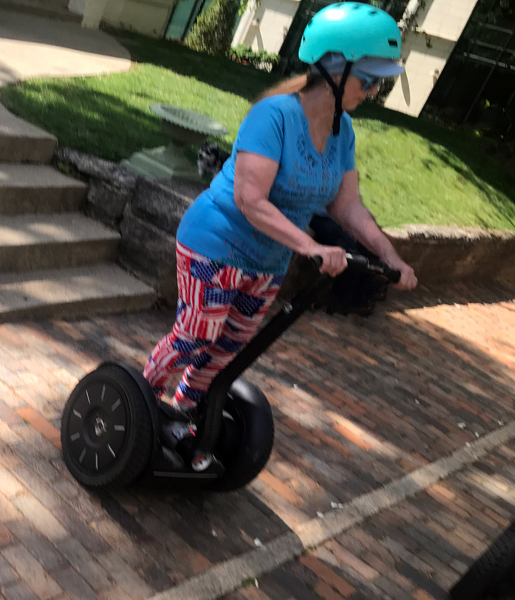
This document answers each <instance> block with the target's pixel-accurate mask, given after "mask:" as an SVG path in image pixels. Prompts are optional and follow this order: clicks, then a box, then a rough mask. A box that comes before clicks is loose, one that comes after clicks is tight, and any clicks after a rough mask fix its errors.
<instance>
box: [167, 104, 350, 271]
mask: <svg viewBox="0 0 515 600" xmlns="http://www.w3.org/2000/svg"><path fill="white" fill-rule="evenodd" d="M240 150H244V151H247V152H252V153H254V154H259V155H261V156H265V157H267V158H270V159H272V160H274V161H276V162H277V163H279V169H278V171H277V176H276V178H275V180H274V182H273V185H272V188H271V190H270V194H269V198H268V199H269V201H270V202H271V203H272V204H274V205H275V206H276V207H277V208H278V209H279V210H280V211H281V212H282V213H283V215H285V216H286V217H287V218H288V219H289V220H290V221H292V222H293V223H294V224H295V225H296V226H297V227H299V228H300V229H302V230H304V229H305V228H306V227H307V225H308V223H309V221H310V219H311V217H312V215H313V214H314V213H315V212H316V211H317V210H320V209H322V208H323V207H325V206H327V205H328V204H329V203H330V202H331V201H332V200H333V199H334V197H335V196H336V193H337V192H338V188H339V186H340V182H341V179H342V176H343V174H344V173H345V172H346V171H350V170H352V169H354V168H355V150H354V131H353V129H352V123H351V119H350V117H349V116H348V115H347V114H346V113H343V115H342V118H341V127H340V135H338V136H336V137H335V136H333V135H330V136H329V138H328V140H327V145H326V148H325V150H324V153H323V154H320V153H319V152H318V151H317V150H316V149H315V147H314V145H313V142H312V140H311V135H310V132H309V123H308V120H307V118H306V115H305V114H304V110H303V108H302V105H301V103H300V99H299V96H298V95H297V94H292V95H281V96H272V97H270V98H265V99H263V100H261V101H260V102H258V103H257V104H255V105H254V106H253V107H252V109H251V110H250V112H249V113H248V115H247V116H246V117H245V119H244V121H243V123H242V124H241V127H240V130H239V132H238V136H237V138H236V142H235V143H234V146H233V151H232V154H231V156H230V158H229V159H228V160H227V161H226V163H225V164H224V167H223V169H222V171H221V172H220V173H219V174H218V175H217V176H216V177H215V179H213V181H212V182H211V187H210V188H209V189H208V190H206V191H205V192H203V193H202V194H201V195H200V196H199V197H198V198H197V199H196V200H195V202H194V203H193V204H192V205H191V206H190V207H189V208H188V210H187V211H186V213H185V214H184V216H183V218H182V221H181V223H180V225H179V229H178V230H177V239H178V240H179V242H181V244H184V245H185V246H187V247H188V248H190V249H191V250H193V251H195V252H198V253H199V254H202V255H204V256H206V257H208V258H210V259H212V260H214V261H216V262H220V263H223V264H226V265H230V266H233V267H238V268H242V269H245V270H249V271H258V272H261V273H270V274H279V275H282V274H284V273H285V272H286V270H287V268H288V263H289V261H290V258H291V254H292V252H291V250H290V249H289V248H287V247H286V246H283V245H282V244H280V243H279V242H276V241H275V240H273V239H272V238H270V237H269V236H267V235H265V234H264V233H262V232H261V231H259V230H258V229H256V228H255V227H254V226H253V225H252V224H251V223H250V222H249V221H248V220H247V218H246V217H245V216H244V215H243V213H242V212H241V211H240V209H239V208H238V207H237V206H236V203H235V201H234V167H235V164H236V156H237V153H238V151H240Z"/></svg>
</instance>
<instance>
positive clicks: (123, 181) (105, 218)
mask: <svg viewBox="0 0 515 600" xmlns="http://www.w3.org/2000/svg"><path fill="white" fill-rule="evenodd" d="M54 164H55V165H56V166H57V167H58V168H60V169H61V170H63V171H64V172H67V173H68V174H70V175H74V176H75V177H78V178H80V179H82V180H83V181H85V182H86V183H88V184H89V192H88V196H87V200H86V205H85V207H84V210H85V212H86V214H88V215H90V216H92V217H94V218H96V219H98V220H100V221H102V222H103V223H105V224H106V225H108V226H109V227H112V228H115V229H117V230H118V231H119V232H120V233H121V236H122V241H121V246H120V257H119V262H120V263H121V264H122V265H123V266H124V267H125V268H126V269H127V270H129V271H130V272H132V273H133V274H135V275H136V276H138V277H139V278H140V279H142V280H143V281H145V282H146V283H148V284H150V285H152V286H153V287H154V288H155V289H156V290H157V292H158V294H159V298H160V299H161V301H162V302H164V303H165V304H167V305H169V306H173V305H174V304H175V302H176V283H175V266H176V265H175V233H176V231H177V227H178V225H179V221H180V219H181V217H182V214H183V213H184V211H185V210H186V209H187V207H188V206H189V204H190V203H191V202H192V201H193V200H194V199H195V198H196V196H197V195H198V194H199V193H200V192H201V191H202V190H203V189H204V188H205V186H204V185H202V184H201V183H196V182H190V181H184V180H182V181H176V180H174V181H173V183H169V184H166V183H163V182H157V181H155V180H149V179H145V178H143V177H138V176H136V175H133V174H132V173H131V172H130V171H128V170H127V169H125V168H123V167H121V166H120V165H118V164H116V163H112V162H109V161H105V160H101V159H98V158H96V157H93V156H88V155H85V154H82V153H80V152H77V151H74V150H69V149H66V148H60V149H58V150H57V152H56V154H55V157H54ZM385 233H386V234H387V235H388V236H389V238H390V240H391V241H392V243H393V244H394V246H395V248H396V249H397V250H398V252H399V254H400V255H401V256H402V257H403V259H404V260H406V262H408V263H409V264H411V265H412V266H413V267H414V269H415V272H416V274H417V276H418V278H419V280H420V282H421V283H424V284H430V283H432V282H437V281H451V280H455V279H481V280H484V279H489V278H494V277H503V278H511V279H514V278H515V233H512V232H506V231H492V230H482V229H462V228H453V227H429V226H425V225H406V226H405V227H403V228H399V229H386V230H385ZM305 267H306V265H305V259H304V258H303V257H295V260H294V261H292V265H291V268H290V272H289V274H288V278H287V282H286V285H285V286H284V294H285V295H288V294H289V293H290V292H291V290H292V289H293V288H294V287H296V286H297V285H298V284H299V282H300V281H301V280H302V273H304V272H309V271H310V270H309V269H306V268H305Z"/></svg>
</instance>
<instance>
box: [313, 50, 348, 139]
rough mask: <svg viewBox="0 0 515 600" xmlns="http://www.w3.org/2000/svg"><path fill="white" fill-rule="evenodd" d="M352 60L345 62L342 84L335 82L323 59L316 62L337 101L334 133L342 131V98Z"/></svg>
mask: <svg viewBox="0 0 515 600" xmlns="http://www.w3.org/2000/svg"><path fill="white" fill-rule="evenodd" d="M352 64H353V63H351V62H346V63H345V69H344V71H343V75H342V78H341V81H340V85H336V83H334V79H333V78H332V77H331V76H330V75H329V73H328V72H327V69H326V68H325V67H324V66H323V65H322V64H321V61H318V62H316V63H315V66H316V68H317V69H318V70H319V71H320V73H321V74H322V76H323V78H324V79H325V80H326V81H327V83H328V84H329V85H330V86H331V89H332V90H333V94H334V101H335V111H334V120H333V135H338V134H339V133H340V119H341V116H342V113H343V108H342V98H343V91H344V89H345V83H346V82H347V78H348V77H349V74H350V70H351V68H352Z"/></svg>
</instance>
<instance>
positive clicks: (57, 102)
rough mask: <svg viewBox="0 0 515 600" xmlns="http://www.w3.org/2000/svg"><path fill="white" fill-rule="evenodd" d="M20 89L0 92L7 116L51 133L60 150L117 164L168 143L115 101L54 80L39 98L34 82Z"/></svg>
mask: <svg viewBox="0 0 515 600" xmlns="http://www.w3.org/2000/svg"><path fill="white" fill-rule="evenodd" d="M22 86H23V92H22V91H21V90H20V91H18V86H10V87H9V88H5V89H4V90H0V100H1V101H2V102H4V104H5V105H6V107H7V108H8V109H9V110H12V111H13V112H15V113H16V114H19V115H21V116H23V118H25V119H28V120H30V121H31V122H32V123H34V124H35V125H38V126H40V127H42V128H43V129H47V130H51V132H52V133H53V134H54V135H55V136H56V137H57V139H58V140H59V144H60V145H61V146H69V147H72V148H74V149H76V150H80V151H83V152H87V153H88V154H93V155H96V156H101V157H103V158H107V159H109V160H113V161H119V160H121V159H122V158H127V157H129V156H130V155H131V154H132V153H133V152H136V151H139V150H141V149H142V147H147V148H153V147H156V146H161V145H165V144H167V143H168V141H169V140H168V138H167V136H166V135H164V134H163V133H162V131H161V122H160V120H159V119H158V118H157V117H155V115H153V114H151V113H150V112H145V111H144V110H141V109H140V108H137V107H136V106H134V105H133V104H131V103H130V102H126V101H124V100H123V99H121V98H120V97H119V96H115V95H113V94H106V93H103V92H98V91H96V90H93V89H88V88H87V87H83V86H80V87H79V86H73V85H70V86H63V85H62V83H61V82H59V81H58V80H55V81H49V82H48V83H46V84H45V86H44V93H41V92H42V89H41V84H40V83H38V82H34V83H32V82H24V83H23V84H22ZM49 97H52V98H53V100H52V101H49ZM114 131H115V132H116V136H114V138H115V139H114V138H113V132H114Z"/></svg>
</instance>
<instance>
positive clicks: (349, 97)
mask: <svg viewBox="0 0 515 600" xmlns="http://www.w3.org/2000/svg"><path fill="white" fill-rule="evenodd" d="M366 85H367V82H366V81H365V80H364V79H360V78H359V77H356V75H349V78H348V79H347V81H346V83H345V93H344V95H343V100H342V108H343V110H344V111H346V112H351V111H353V110H356V108H358V106H359V105H360V104H362V103H363V102H364V101H365V100H366V99H367V98H373V97H374V96H376V95H377V92H378V91H379V85H377V84H376V85H372V86H370V87H369V88H368V89H367V90H366V91H365V90H363V88H364V87H366Z"/></svg>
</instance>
